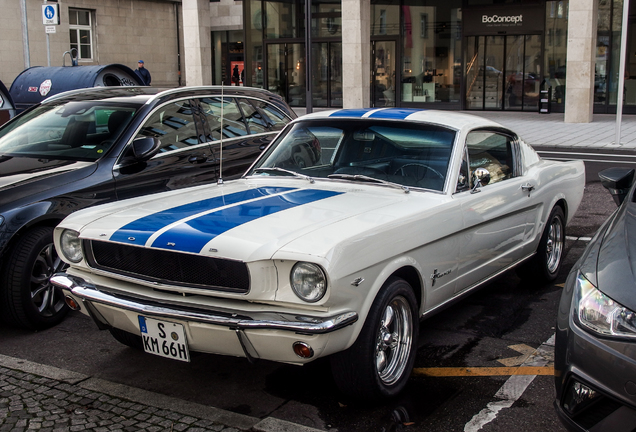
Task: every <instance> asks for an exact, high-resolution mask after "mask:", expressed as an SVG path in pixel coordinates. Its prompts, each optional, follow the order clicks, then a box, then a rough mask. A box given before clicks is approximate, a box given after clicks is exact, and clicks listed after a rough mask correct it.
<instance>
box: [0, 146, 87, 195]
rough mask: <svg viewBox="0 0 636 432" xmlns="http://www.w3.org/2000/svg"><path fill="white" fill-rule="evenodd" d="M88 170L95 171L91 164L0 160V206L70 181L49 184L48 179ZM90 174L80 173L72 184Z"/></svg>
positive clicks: (29, 159) (20, 159)
mask: <svg viewBox="0 0 636 432" xmlns="http://www.w3.org/2000/svg"><path fill="white" fill-rule="evenodd" d="M90 166H93V167H95V166H96V164H95V162H78V161H72V160H70V161H69V160H57V159H44V158H35V157H14V156H0V192H2V193H0V205H2V204H5V203H7V202H15V201H16V200H18V198H22V197H27V196H31V195H33V194H34V193H38V192H42V191H45V190H47V189H50V188H53V187H56V186H59V185H61V184H65V183H67V182H69V181H71V179H70V178H69V179H56V180H53V179H52V177H60V176H63V175H64V174H67V173H69V172H71V171H77V170H80V169H82V168H86V167H90ZM93 170H94V168H93V169H88V170H84V172H83V174H82V175H80V176H79V178H78V177H75V176H73V180H74V181H76V180H78V179H81V178H83V177H86V176H88V175H89V174H90V173H91V172H92V171H93Z"/></svg>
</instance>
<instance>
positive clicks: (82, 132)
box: [61, 118, 91, 147]
mask: <svg viewBox="0 0 636 432" xmlns="http://www.w3.org/2000/svg"><path fill="white" fill-rule="evenodd" d="M90 125H91V122H88V121H80V120H77V119H74V118H73V119H71V120H69V122H68V124H67V125H66V129H65V130H64V134H63V135H62V140H61V144H66V145H69V146H71V147H81V146H83V145H84V144H85V143H86V134H87V133H88V128H89V126H90Z"/></svg>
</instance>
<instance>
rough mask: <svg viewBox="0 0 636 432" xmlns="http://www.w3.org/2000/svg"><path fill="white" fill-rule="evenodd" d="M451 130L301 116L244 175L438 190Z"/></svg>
mask: <svg viewBox="0 0 636 432" xmlns="http://www.w3.org/2000/svg"><path fill="white" fill-rule="evenodd" d="M455 134H456V133H455V131H453V130H450V129H446V128H443V127H440V126H434V125H429V124H424V123H406V122H405V123H397V122H378V121H374V122H371V121H369V120H341V121H338V120H335V121H334V120H333V119H329V120H326V121H325V120H307V121H304V122H298V123H295V124H294V125H293V126H292V127H291V128H290V129H288V130H287V131H285V132H284V133H283V135H281V136H279V137H278V138H277V140H276V142H275V143H274V144H273V145H272V146H271V147H270V148H269V149H268V151H267V153H266V154H265V155H263V157H262V158H261V159H259V161H258V162H257V163H256V165H254V167H253V168H252V169H251V170H250V171H249V172H248V175H259V176H284V175H293V173H296V174H300V175H303V176H308V177H310V178H332V179H345V180H353V181H367V182H368V181H369V180H370V179H369V178H371V179H377V180H382V181H385V182H391V183H395V184H398V185H403V186H407V187H420V188H425V189H432V190H436V191H441V190H443V188H444V183H445V181H446V175H447V171H448V163H449V160H450V156H451V151H452V148H453V142H454V140H455ZM271 168H280V169H271ZM288 172H291V173H292V174H289V173H288Z"/></svg>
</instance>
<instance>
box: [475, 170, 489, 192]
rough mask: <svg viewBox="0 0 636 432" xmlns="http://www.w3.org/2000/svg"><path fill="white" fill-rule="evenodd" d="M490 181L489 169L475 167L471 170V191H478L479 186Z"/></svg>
mask: <svg viewBox="0 0 636 432" xmlns="http://www.w3.org/2000/svg"><path fill="white" fill-rule="evenodd" d="M488 183H490V171H488V170H487V169H486V168H477V169H476V170H475V171H473V184H474V186H473V190H472V191H471V193H477V192H479V188H480V187H482V186H486V185H487V184H488Z"/></svg>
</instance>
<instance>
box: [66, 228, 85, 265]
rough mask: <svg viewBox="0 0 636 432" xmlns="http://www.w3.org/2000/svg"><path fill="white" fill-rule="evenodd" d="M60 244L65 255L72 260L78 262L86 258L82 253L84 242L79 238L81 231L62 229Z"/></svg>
mask: <svg viewBox="0 0 636 432" xmlns="http://www.w3.org/2000/svg"><path fill="white" fill-rule="evenodd" d="M60 246H61V247H62V253H63V254H64V257H65V258H66V259H68V260H69V261H71V262H74V263H78V262H80V261H81V260H82V258H84V254H83V253H82V242H81V241H80V239H79V233H78V232H77V231H73V230H68V229H66V230H64V231H62V236H61V237H60Z"/></svg>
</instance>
